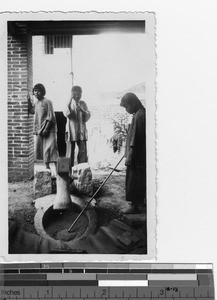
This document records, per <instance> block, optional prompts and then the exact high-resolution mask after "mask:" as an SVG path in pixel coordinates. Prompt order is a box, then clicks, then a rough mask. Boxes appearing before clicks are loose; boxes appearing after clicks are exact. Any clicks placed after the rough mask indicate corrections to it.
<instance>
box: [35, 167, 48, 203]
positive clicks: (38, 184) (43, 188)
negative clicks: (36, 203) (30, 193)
mask: <svg viewBox="0 0 217 300" xmlns="http://www.w3.org/2000/svg"><path fill="white" fill-rule="evenodd" d="M50 194H52V181H51V171H50V170H46V171H36V172H35V176H34V198H35V199H36V198H39V197H43V196H46V195H50Z"/></svg>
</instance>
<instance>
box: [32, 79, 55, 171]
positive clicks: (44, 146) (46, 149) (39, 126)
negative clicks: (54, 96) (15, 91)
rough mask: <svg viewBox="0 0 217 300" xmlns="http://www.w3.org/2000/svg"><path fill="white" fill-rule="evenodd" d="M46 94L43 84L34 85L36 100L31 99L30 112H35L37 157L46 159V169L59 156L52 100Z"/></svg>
mask: <svg viewBox="0 0 217 300" xmlns="http://www.w3.org/2000/svg"><path fill="white" fill-rule="evenodd" d="M45 94H46V90H45V87H44V85H43V84H41V83H38V84H36V85H35V86H34V88H33V95H34V96H35V98H36V101H35V103H34V104H32V103H31V100H30V99H29V113H31V114H34V135H35V159H37V160H44V163H45V166H46V169H50V166H49V164H50V163H51V162H54V163H56V161H57V158H58V148H57V125H56V118H55V114H54V110H53V105H52V102H51V101H50V100H48V99H47V98H45V97H44V96H45Z"/></svg>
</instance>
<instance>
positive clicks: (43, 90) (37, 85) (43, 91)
mask: <svg viewBox="0 0 217 300" xmlns="http://www.w3.org/2000/svg"><path fill="white" fill-rule="evenodd" d="M35 90H39V91H40V92H41V93H42V95H43V96H44V95H45V94H46V90H45V87H44V85H43V84H41V83H37V84H36V85H35V86H34V88H33V90H32V91H33V93H34V91H35Z"/></svg>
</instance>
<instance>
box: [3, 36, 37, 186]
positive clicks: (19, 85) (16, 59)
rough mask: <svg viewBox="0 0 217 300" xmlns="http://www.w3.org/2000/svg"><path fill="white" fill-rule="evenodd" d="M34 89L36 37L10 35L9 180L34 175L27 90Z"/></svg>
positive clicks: (31, 121) (31, 118) (22, 178)
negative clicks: (33, 68) (33, 47)
mask: <svg viewBox="0 0 217 300" xmlns="http://www.w3.org/2000/svg"><path fill="white" fill-rule="evenodd" d="M31 88H32V37H31V35H29V34H28V33H27V32H25V34H20V35H16V36H10V35H8V177H9V178H8V180H9V181H20V180H25V179H27V180H28V179H30V178H31V177H33V160H34V157H33V149H34V148H33V135H32V130H33V117H32V116H31V115H30V116H29V115H28V103H27V92H28V91H29V90H30V89H31Z"/></svg>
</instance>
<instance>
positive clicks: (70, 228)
mask: <svg viewBox="0 0 217 300" xmlns="http://www.w3.org/2000/svg"><path fill="white" fill-rule="evenodd" d="M123 158H124V156H122V157H121V159H120V160H119V162H118V163H117V164H116V166H115V167H114V168H113V169H112V171H111V172H110V173H109V175H108V176H107V177H106V178H105V180H104V181H103V183H102V184H101V185H100V186H99V188H98V189H97V191H96V192H95V193H94V194H93V196H92V197H91V198H90V200H89V201H88V202H87V204H86V205H85V207H84V208H83V209H82V211H81V212H80V214H79V215H78V216H77V218H76V219H75V221H74V222H73V223H72V225H71V226H70V227H69V229H68V232H70V231H71V230H72V227H73V226H74V225H75V224H76V223H77V221H78V220H79V218H80V216H81V215H82V214H83V212H84V211H85V210H86V209H87V207H88V205H89V204H90V202H91V201H92V200H93V198H94V197H95V196H96V194H97V193H98V192H99V190H100V189H101V188H102V187H103V185H104V184H105V183H106V181H107V180H108V179H109V177H110V176H111V175H112V173H113V172H114V171H115V169H116V168H117V166H118V165H119V164H120V162H121V161H122V159H123Z"/></svg>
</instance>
